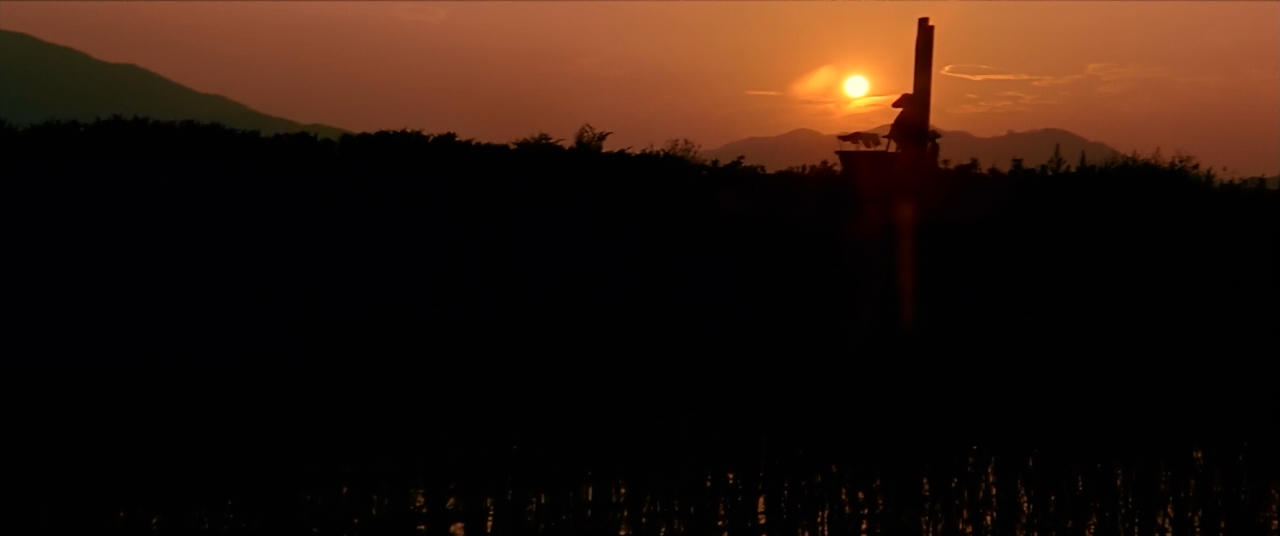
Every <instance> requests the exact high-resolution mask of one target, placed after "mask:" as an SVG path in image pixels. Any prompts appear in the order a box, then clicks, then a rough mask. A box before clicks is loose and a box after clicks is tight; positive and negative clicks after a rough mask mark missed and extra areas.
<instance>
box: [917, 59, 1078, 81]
mask: <svg viewBox="0 0 1280 536" xmlns="http://www.w3.org/2000/svg"><path fill="white" fill-rule="evenodd" d="M940 73H941V74H944V75H946V76H954V77H956V78H963V79H965V80H974V81H983V80H1007V81H1008V80H1013V81H1028V82H1031V85H1033V86H1053V85H1058V84H1066V83H1068V82H1074V81H1076V80H1079V79H1081V78H1084V75H1082V74H1072V75H1067V76H1043V75H1031V74H1026V73H1006V72H1001V71H1000V70H999V69H996V68H995V67H990V66H987V65H972V64H956V65H947V66H944V67H943V68H942V71H940Z"/></svg>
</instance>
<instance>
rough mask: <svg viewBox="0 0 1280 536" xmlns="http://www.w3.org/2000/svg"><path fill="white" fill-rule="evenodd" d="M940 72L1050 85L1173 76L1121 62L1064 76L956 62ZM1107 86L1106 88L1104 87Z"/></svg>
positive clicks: (1109, 89) (1115, 86)
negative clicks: (1011, 70) (1088, 79)
mask: <svg viewBox="0 0 1280 536" xmlns="http://www.w3.org/2000/svg"><path fill="white" fill-rule="evenodd" d="M940 74H943V75H946V76H951V77H955V78H963V79H965V80H973V81H987V80H1003V81H1023V82H1029V83H1031V85H1033V86H1037V87H1048V86H1056V85H1062V84H1068V83H1071V82H1075V81H1077V80H1084V79H1087V78H1093V79H1097V80H1100V81H1103V82H1115V81H1118V80H1133V79H1141V78H1160V77H1165V76H1170V72H1169V71H1168V70H1167V69H1163V68H1159V67H1145V66H1139V65H1122V64H1118V63H1090V64H1088V65H1087V66H1085V69H1084V72H1083V73H1080V74H1068V75H1061V76H1051V75H1034V74H1027V73H1012V72H1005V71H1001V70H1000V69H997V68H995V67H991V66H989V65H974V64H955V65H947V66H944V67H943V68H942V70H941V71H940ZM1128 87H1129V84H1104V85H1103V86H1101V87H1099V88H1098V90H1099V91H1102V92H1118V91H1123V90H1124V89H1125V88H1128ZM1104 88H1105V89H1104Z"/></svg>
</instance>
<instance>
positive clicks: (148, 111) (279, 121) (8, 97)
mask: <svg viewBox="0 0 1280 536" xmlns="http://www.w3.org/2000/svg"><path fill="white" fill-rule="evenodd" d="M116 114H119V115H122V116H125V117H132V116H134V115H138V116H143V117H150V118H152V119H160V120H184V119H190V120H196V121H203V122H218V123H222V124H224V125H227V126H230V127H235V128H241V129H247V130H259V131H262V133H264V134H275V133H281V132H312V133H315V134H316V135H319V136H323V137H337V136H341V135H342V134H343V133H345V132H346V131H345V130H342V129H339V128H335V127H330V126H326V125H315V124H313V125H304V124H302V123H298V122H296V121H290V120H288V119H283V118H280V117H274V116H271V115H267V114H264V113H261V112H258V111H256V110H253V109H252V108H249V107H248V106H245V105H243V104H240V103H238V102H235V101H233V100H231V99H228V98H226V97H223V96H220V95H212V94H208V93H201V92H199V91H196V90H194V89H191V88H189V87H186V86H183V85H182V84H179V83H177V82H174V81H172V80H169V79H167V78H165V77H163V76H160V75H158V74H156V73H153V72H151V71H148V70H146V69H143V68H141V67H138V66H137V65H129V64H120V63H109V62H105V61H102V60H99V59H96V58H94V57H92V56H90V55H88V54H85V53H83V52H80V51H78V50H75V49H72V48H68V47H64V46H61V45H55V44H53V43H49V42H47V41H42V40H40V39H37V38H35V37H32V36H30V35H27V34H23V33H18V32H10V31H4V30H0V119H4V120H6V121H8V122H10V123H12V124H15V125H18V126H25V125H29V124H32V123H40V122H43V121H47V120H50V119H62V120H79V121H92V120H94V119H95V118H97V117H102V118H106V117H110V116H112V115H116Z"/></svg>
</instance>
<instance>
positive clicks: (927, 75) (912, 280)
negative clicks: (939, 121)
mask: <svg viewBox="0 0 1280 536" xmlns="http://www.w3.org/2000/svg"><path fill="white" fill-rule="evenodd" d="M913 82H914V84H913V87H912V89H911V93H912V95H913V96H914V97H915V105H916V106H918V107H919V115H918V119H917V121H918V122H917V124H915V125H911V126H910V128H911V129H912V131H913V132H911V133H910V135H911V136H912V137H913V138H915V139H916V140H920V141H922V142H924V144H923V146H924V147H927V146H928V139H929V123H930V122H929V108H930V104H931V101H932V100H933V98H932V97H933V26H932V25H930V24H929V18H928V17H921V18H920V20H919V22H918V24H917V27H916V62H915V78H914V80H913ZM928 155H929V151H928V150H927V149H925V151H924V152H922V153H918V154H916V153H904V154H903V155H902V156H904V157H906V158H907V159H908V161H907V162H906V166H905V168H903V169H904V170H905V172H906V176H900V177H899V180H900V181H902V179H905V181H902V182H900V184H903V187H904V190H903V191H900V193H899V195H898V198H897V199H896V201H895V203H894V205H895V206H894V219H895V220H896V221H895V222H894V223H896V227H897V230H898V240H897V242H898V243H897V246H898V247H897V249H898V255H897V257H898V258H897V264H898V274H897V275H898V321H899V325H900V326H901V327H902V329H903V330H906V331H909V330H910V329H911V328H912V326H913V325H914V324H915V316H916V310H915V309H916V266H915V265H916V261H915V253H916V252H915V249H916V243H915V242H916V241H915V227H916V219H917V217H918V215H917V210H916V202H917V200H916V199H915V191H914V188H913V187H912V185H913V184H920V183H921V182H920V179H922V178H923V177H922V176H921V175H925V174H927V173H928V171H929V170H931V169H932V168H933V165H935V163H933V162H932V161H931V158H930V157H929V156H928Z"/></svg>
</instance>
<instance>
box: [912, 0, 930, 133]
mask: <svg viewBox="0 0 1280 536" xmlns="http://www.w3.org/2000/svg"><path fill="white" fill-rule="evenodd" d="M913 82H914V86H913V87H912V89H911V92H912V94H914V95H915V97H916V99H917V102H918V103H919V104H920V112H921V114H920V116H921V121H922V122H923V123H924V124H923V125H918V128H920V129H923V130H922V132H921V134H922V136H921V139H926V138H925V136H927V135H928V133H929V123H930V115H929V113H930V110H931V103H932V101H933V25H932V24H929V17H920V20H919V22H918V24H917V27H916V64H915V79H914V81H913Z"/></svg>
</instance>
